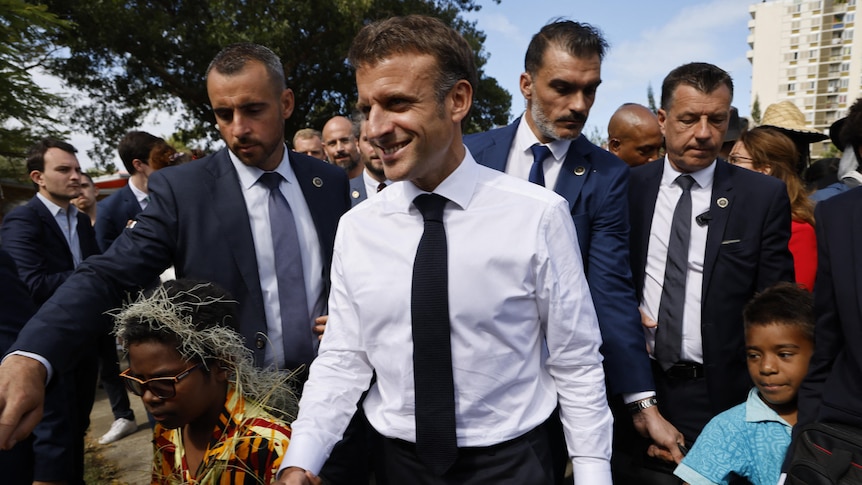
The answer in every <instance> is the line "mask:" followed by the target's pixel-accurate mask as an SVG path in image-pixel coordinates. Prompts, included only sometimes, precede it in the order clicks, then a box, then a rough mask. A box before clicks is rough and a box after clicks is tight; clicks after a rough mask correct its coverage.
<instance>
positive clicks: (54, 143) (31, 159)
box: [27, 138, 78, 173]
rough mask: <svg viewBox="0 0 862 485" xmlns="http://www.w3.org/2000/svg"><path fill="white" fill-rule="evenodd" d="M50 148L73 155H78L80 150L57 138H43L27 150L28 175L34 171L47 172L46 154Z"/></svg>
mask: <svg viewBox="0 0 862 485" xmlns="http://www.w3.org/2000/svg"><path fill="white" fill-rule="evenodd" d="M49 148H59V149H60V150H63V151H64V152H68V153H71V154H73V155H74V154H75V153H78V150H77V149H76V148H75V147H73V146H72V145H71V144H69V143H67V142H65V141H63V140H58V139H56V138H42V139H41V140H39V141H38V142H36V144H35V145H33V146H31V147H30V148H29V149H28V150H27V173H30V172H32V171H34V170H35V171H38V172H44V171H45V152H47V151H48V149H49Z"/></svg>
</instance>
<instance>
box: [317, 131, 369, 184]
mask: <svg viewBox="0 0 862 485" xmlns="http://www.w3.org/2000/svg"><path fill="white" fill-rule="evenodd" d="M357 131H358V130H357V129H356V127H355V126H354V124H353V123H352V122H351V121H350V120H348V119H347V118H345V117H344V116H335V117H333V118H330V120H329V121H327V122H326V124H325V125H323V147H324V149H326V157H327V158H328V159H329V162H330V163H334V164H335V165H338V166H339V167H341V168H343V169H344V171H345V172H347V176H348V177H349V178H354V177H358V176H359V174H361V173H362V165H360V164H359V147H357V146H356V139H357V138H359V133H357Z"/></svg>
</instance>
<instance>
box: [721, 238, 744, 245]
mask: <svg viewBox="0 0 862 485" xmlns="http://www.w3.org/2000/svg"><path fill="white" fill-rule="evenodd" d="M740 241H742V239H727V240H724V241H721V244H722V245H725V244H736V243H738V242H740Z"/></svg>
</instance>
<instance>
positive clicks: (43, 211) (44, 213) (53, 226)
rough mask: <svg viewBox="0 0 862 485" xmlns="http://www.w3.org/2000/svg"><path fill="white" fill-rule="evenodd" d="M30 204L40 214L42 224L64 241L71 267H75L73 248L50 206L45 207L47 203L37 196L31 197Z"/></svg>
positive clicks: (58, 239) (55, 236)
mask: <svg viewBox="0 0 862 485" xmlns="http://www.w3.org/2000/svg"><path fill="white" fill-rule="evenodd" d="M29 204H31V206H32V208H33V209H34V210H35V211H36V213H37V214H39V218H40V219H42V225H43V226H44V227H47V228H48V229H49V230H50V231H51V232H53V233H54V238H55V239H56V240H57V241H60V242H61V243H62V246H63V248H64V249H65V250H66V256H67V257H68V259H69V263H71V264H70V267H74V263H73V262H74V259H73V258H72V250H71V249H69V242H68V241H66V236H64V235H63V231H62V230H61V229H60V226H59V225H58V224H57V220H56V219H54V216H53V215H51V211H49V210H48V208H47V207H45V204H43V203H42V201H41V200H39V198H38V197H35V196H34V197H33V198H32V199H30V202H29Z"/></svg>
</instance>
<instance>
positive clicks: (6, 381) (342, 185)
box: [0, 44, 349, 446]
mask: <svg viewBox="0 0 862 485" xmlns="http://www.w3.org/2000/svg"><path fill="white" fill-rule="evenodd" d="M207 90H208V92H209V96H210V102H211V104H212V106H213V111H214V113H215V117H216V121H217V123H218V127H219V130H220V132H221V134H222V137H223V138H224V140H225V142H226V144H227V146H228V148H226V149H223V150H221V151H219V152H217V153H215V154H214V155H212V156H209V157H206V158H203V159H201V160H196V161H193V162H191V163H187V164H184V165H181V166H178V167H172V168H168V169H166V170H161V171H159V172H157V173H155V174H153V175H152V176H151V178H150V180H149V193H150V205H149V206H148V207H147V209H146V210H145V211H143V212H141V213H140V214H139V216H138V218H137V222H136V223H135V224H134V227H132V228H130V229H127V230H125V231H124V232H123V234H122V235H121V236H120V237H119V238H118V239H117V240H116V241H115V242H114V244H113V245H112V246H111V248H110V249H109V250H108V252H107V253H106V254H104V255H103V256H100V257H96V258H93V259H91V260H89V261H87V262H86V263H85V264H83V265H82V267H81V268H80V269H79V270H78V271H77V272H76V273H75V274H74V275H73V276H72V277H71V278H70V279H69V281H68V284H66V285H64V286H63V287H61V288H60V289H59V290H58V291H57V293H56V294H55V296H54V297H53V298H52V299H51V300H50V301H48V302H47V303H46V304H45V305H44V306H43V307H42V309H41V310H40V312H39V313H38V314H37V315H36V316H35V317H34V318H33V319H32V320H31V321H30V322H28V324H27V325H26V326H25V327H24V329H23V330H22V332H21V335H20V336H19V338H18V340H17V342H16V344H15V345H14V346H13V348H14V350H19V351H25V352H30V353H32V354H36V355H39V356H44V358H46V359H47V360H46V361H45V364H48V363H50V367H51V368H62V367H63V366H64V365H65V364H66V363H68V362H69V361H71V360H72V359H73V357H74V355H75V354H76V353H77V352H79V351H80V350H81V349H82V348H83V347H84V346H85V345H86V343H87V342H88V341H89V340H91V339H93V338H94V337H95V336H97V335H98V334H99V333H101V332H104V331H105V328H104V327H103V326H100V325H97V324H93V323H90V322H94V321H95V320H94V319H93V318H92V317H93V316H95V315H98V314H100V313H101V312H103V311H105V310H107V309H110V308H116V307H118V306H119V304H120V302H121V299H122V298H123V297H124V296H125V295H124V292H125V291H127V290H130V289H135V288H138V287H140V286H142V285H144V284H146V283H147V282H149V281H152V280H153V279H154V278H155V277H156V276H158V275H159V274H160V273H161V272H162V271H163V270H164V269H165V268H167V267H168V266H170V265H171V264H173V265H174V267H175V269H176V273H177V277H184V278H194V279H202V280H210V281H213V282H215V283H217V284H218V285H220V286H222V287H224V288H226V289H227V290H228V291H229V292H230V293H231V294H232V296H233V297H234V298H235V299H236V300H237V301H238V302H239V321H240V327H241V333H242V334H243V335H244V337H245V338H246V342H247V344H248V345H249V346H250V347H251V348H252V350H253V351H254V355H255V360H256V361H257V362H259V363H263V362H264V361H265V360H267V358H268V357H269V356H268V353H269V352H270V351H273V349H272V347H276V346H278V345H281V342H279V343H278V344H275V343H274V344H272V345H270V344H269V342H270V341H278V340H280V335H281V333H282V332H284V331H291V330H293V329H299V330H301V331H306V332H307V333H308V334H309V335H310V327H311V326H312V325H313V322H312V321H311V318H312V317H314V316H317V315H314V314H312V311H309V312H308V313H309V321H307V322H306V321H302V322H299V324H298V325H299V326H298V327H288V325H289V324H291V323H292V322H282V319H281V318H280V315H278V314H276V313H274V312H273V309H272V307H271V305H270V304H269V302H271V301H273V299H274V301H275V302H278V298H279V297H278V293H279V292H278V288H281V289H282V290H284V291H285V292H288V293H289V292H290V291H298V289H297V288H298V287H306V288H310V289H311V291H309V290H306V293H307V295H308V297H307V300H308V301H309V302H310V303H313V306H314V310H315V311H322V310H323V308H322V304H320V305H319V306H318V302H323V301H325V300H324V298H325V290H326V275H328V270H329V261H330V259H331V253H332V246H333V242H334V237H335V229H336V226H337V224H338V219H339V217H340V216H341V214H343V213H344V212H345V211H346V210H347V209H348V207H349V201H348V199H347V193H348V192H347V191H348V184H347V177H346V176H345V174H344V171H343V170H341V169H340V168H338V167H335V166H332V165H328V164H326V163H324V162H321V161H320V160H317V159H313V158H311V157H307V156H304V155H301V154H297V153H293V152H289V151H287V150H286V148H285V143H284V119H285V118H287V117H289V116H290V115H291V113H292V110H293V105H294V102H293V92H292V91H291V90H290V89H287V88H286V87H285V81H284V70H283V67H282V65H281V62H280V61H279V59H278V57H277V56H276V55H275V54H273V53H272V51H270V50H269V49H267V48H265V47H262V46H258V45H253V44H235V45H232V46H229V47H227V48H226V49H224V50H223V51H222V52H221V53H219V55H218V56H217V57H216V58H215V59H214V60H213V62H212V64H211V66H210V69H209V70H208V73H207ZM264 172H276V173H278V174H279V175H281V176H282V180H281V181H280V183H278V185H277V186H276V187H275V188H273V189H269V188H268V187H267V186H264V185H262V183H260V180H259V179H257V178H256V177H260V176H261V175H262V174H263V173H264ZM278 198H283V199H285V200H289V201H290V209H291V210H292V211H293V218H294V220H295V221H296V222H295V224H294V225H293V226H292V227H290V228H286V227H284V226H286V224H284V225H282V224H278V222H276V224H275V226H273V224H272V223H271V222H270V219H269V218H268V217H267V215H268V214H269V213H273V211H270V210H267V200H268V199H278ZM277 203H280V204H281V206H282V207H283V206H284V204H285V202H283V201H282V202H277ZM282 210H283V209H282ZM304 214H307V216H305V215H304ZM274 227H278V229H279V230H288V229H293V230H295V232H296V233H297V235H296V236H294V237H295V238H297V239H299V247H300V248H301V249H300V252H301V258H302V263H303V270H304V271H303V275H304V276H303V281H299V280H298V279H297V280H295V281H291V282H281V283H280V284H279V282H278V275H277V274H275V272H274V268H275V267H276V265H275V262H274V261H273V259H275V257H276V256H277V255H276V254H274V252H273V247H274V245H275V243H276V242H275V241H274V240H273V238H272V233H273V228H274ZM309 241H315V244H311V243H309ZM267 248H268V251H267ZM306 250H307V252H306ZM296 253H297V252H296V251H294V252H292V253H291V254H288V255H286V256H292V257H294V258H295V257H297V256H298V254H296ZM282 256H283V255H282ZM315 260H317V263H316V265H315V263H314V261H315ZM306 261H308V266H306V265H305V262H306ZM306 268H308V269H309V270H308V271H305V270H306ZM265 274H268V278H267V277H264V276H262V275H265ZM318 291H319V294H318V293H317V292H318ZM273 293H275V295H276V296H273ZM276 304H277V303H276ZM311 306H312V305H310V307H311ZM276 308H277V307H276ZM267 312H269V314H268V313H267ZM318 314H319V313H318ZM306 325H307V327H306ZM49 329H50V331H49ZM275 331H277V332H278V334H279V335H275V334H273V332H275ZM312 338H314V340H315V341H316V337H312V336H310V337H309V342H308V345H313V343H312V342H311V339H312ZM288 343H295V342H293V341H291V342H288ZM299 344H301V345H305V344H306V342H299ZM268 345H269V346H270V348H269V349H268V348H267V347H268ZM273 352H274V351H273ZM290 357H291V356H283V357H281V359H287V358H290ZM271 360H272V363H273V364H278V365H284V361H283V360H282V361H277V360H279V359H276V358H272V359H271ZM4 366H5V367H4ZM0 367H3V368H2V369H0V407H2V408H3V418H2V421H3V422H4V423H17V424H19V425H20V426H18V427H17V428H16V427H15V425H6V426H3V425H0V443H3V444H4V445H5V446H8V444H9V438H10V437H12V438H14V439H21V438H22V437H23V436H24V435H25V434H26V432H27V431H28V430H29V428H30V427H32V420H33V418H34V417H36V416H37V415H38V411H39V409H38V406H39V404H40V402H41V398H42V393H43V389H44V382H45V378H46V377H47V373H46V369H48V367H46V366H44V365H42V364H40V363H39V362H37V361H35V360H33V359H31V358H29V357H26V356H20V355H13V356H10V357H8V358H7V359H6V360H5V361H4V363H3V366H0ZM13 428H15V429H13Z"/></svg>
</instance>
